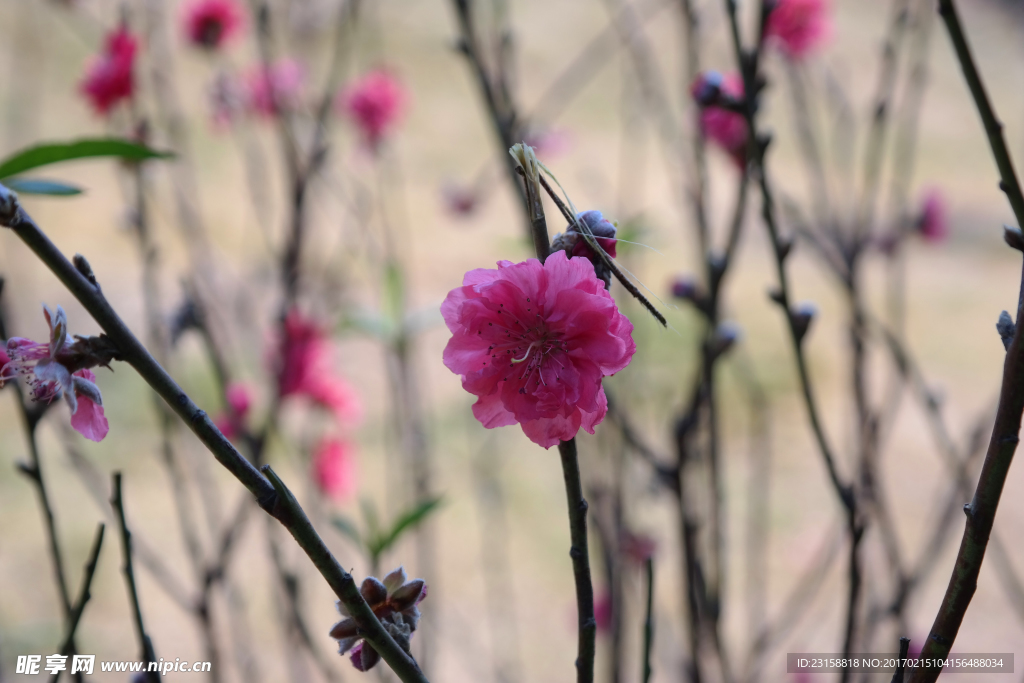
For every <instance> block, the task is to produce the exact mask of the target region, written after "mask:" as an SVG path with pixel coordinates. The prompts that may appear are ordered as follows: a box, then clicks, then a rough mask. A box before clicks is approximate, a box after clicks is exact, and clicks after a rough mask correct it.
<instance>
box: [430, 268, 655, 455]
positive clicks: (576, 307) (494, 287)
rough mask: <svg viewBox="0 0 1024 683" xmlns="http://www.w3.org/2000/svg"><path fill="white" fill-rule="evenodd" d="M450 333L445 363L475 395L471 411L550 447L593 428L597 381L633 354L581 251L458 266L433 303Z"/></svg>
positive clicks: (626, 326)
mask: <svg viewBox="0 0 1024 683" xmlns="http://www.w3.org/2000/svg"><path fill="white" fill-rule="evenodd" d="M441 314H442V315H443V316H444V320H445V323H446V324H447V325H448V329H449V330H450V331H451V332H452V338H451V339H450V340H449V341H448V345H447V346H446V347H445V350H444V364H445V365H446V366H447V367H448V369H449V370H451V371H452V372H454V373H456V374H458V375H460V376H461V378H462V387H463V388H464V389H465V390H466V391H468V392H469V393H471V394H474V395H476V396H478V397H479V399H478V400H477V402H476V403H475V404H474V405H473V414H474V415H475V416H476V418H477V419H478V420H480V422H481V423H482V424H483V425H484V427H487V428H488V429H491V428H494V427H501V426H505V425H512V424H516V423H519V425H520V426H521V427H522V430H523V432H524V433H525V434H526V436H528V437H529V438H530V439H531V440H532V441H533V442H534V443H536V444H538V445H540V446H543V447H544V448H550V447H551V446H554V445H555V444H557V443H558V442H559V441H568V440H569V439H572V438H573V437H575V436H576V433H577V432H578V431H579V429H580V427H583V429H585V430H586V431H587V432H589V433H591V434H593V433H594V426H595V425H597V424H598V423H600V422H601V420H602V419H604V415H605V413H606V412H607V409H608V402H607V399H606V398H605V395H604V389H603V387H602V386H601V378H602V377H606V376H608V375H612V374H614V373H616V372H618V371H619V370H622V369H623V368H625V367H626V366H627V365H628V364H629V361H630V359H631V358H632V357H633V354H634V353H635V351H636V344H634V343H633V338H632V331H633V325H632V323H630V322H629V320H628V319H627V318H626V317H625V316H624V315H622V314H621V313H619V310H618V308H617V307H616V305H615V300H614V299H612V297H611V295H610V294H608V292H607V291H606V290H605V287H604V283H603V282H601V280H599V279H598V278H597V276H596V275H595V273H594V266H593V264H591V262H590V261H589V260H587V259H585V258H572V259H570V258H567V257H566V255H565V252H564V251H556V252H554V253H552V254H551V256H549V257H548V259H547V261H546V262H545V263H544V264H543V265H542V264H541V263H540V262H539V261H538V260H536V259H529V260H527V261H524V262H522V263H512V262H510V261H501V262H499V263H498V268H497V270H490V269H484V268H480V269H477V270H471V271H470V272H468V273H466V276H465V279H464V280H463V286H462V287H457V288H455V289H453V290H452V291H451V292H449V293H448V297H447V298H446V299H445V301H444V303H443V304H442V305H441Z"/></svg>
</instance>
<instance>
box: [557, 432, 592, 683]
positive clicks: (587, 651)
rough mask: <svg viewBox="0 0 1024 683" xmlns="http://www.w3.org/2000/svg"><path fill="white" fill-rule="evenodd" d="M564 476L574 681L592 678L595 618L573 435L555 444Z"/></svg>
mask: <svg viewBox="0 0 1024 683" xmlns="http://www.w3.org/2000/svg"><path fill="white" fill-rule="evenodd" d="M558 454H559V455H560V456H561V459H562V475H563V477H564V478H565V497H566V501H567V502H568V505H569V536H570V539H571V541H572V546H571V547H570V549H569V557H571V558H572V572H573V576H574V577H575V579H576V609H577V613H578V618H579V647H578V650H577V656H576V681H577V683H592V682H593V680H594V653H595V649H596V640H597V621H596V620H595V619H594V586H593V584H592V583H591V580H590V551H589V549H588V546H587V507H588V506H587V501H586V500H584V498H583V484H582V482H581V480H580V463H579V459H578V458H577V456H576V439H570V440H568V441H562V442H561V443H559V444H558Z"/></svg>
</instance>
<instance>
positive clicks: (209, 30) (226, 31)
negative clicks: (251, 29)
mask: <svg viewBox="0 0 1024 683" xmlns="http://www.w3.org/2000/svg"><path fill="white" fill-rule="evenodd" d="M182 19H183V22H182V23H183V24H184V29H185V36H186V38H188V40H189V42H190V43H192V44H193V45H196V46H198V47H201V48H204V49H207V50H216V49H218V48H219V47H221V46H222V45H223V44H224V43H225V42H227V41H229V40H230V39H231V38H232V37H234V36H235V35H236V34H237V33H238V31H239V29H240V28H241V26H242V8H241V7H239V6H238V4H237V2H235V0H196V1H195V2H193V3H191V4H190V5H188V6H186V7H185V11H184V13H183V15H182Z"/></svg>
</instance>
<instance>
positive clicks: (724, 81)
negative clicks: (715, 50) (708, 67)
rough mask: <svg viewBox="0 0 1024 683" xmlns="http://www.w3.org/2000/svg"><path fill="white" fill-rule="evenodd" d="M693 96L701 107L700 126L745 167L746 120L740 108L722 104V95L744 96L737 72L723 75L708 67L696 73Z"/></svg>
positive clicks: (692, 88) (723, 97)
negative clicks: (738, 110) (719, 103)
mask: <svg viewBox="0 0 1024 683" xmlns="http://www.w3.org/2000/svg"><path fill="white" fill-rule="evenodd" d="M691 93H692V94H693V97H694V99H695V100H696V101H697V103H698V104H699V105H700V106H701V107H702V109H701V112H700V130H701V133H702V134H703V135H704V137H706V138H707V139H709V140H711V141H712V142H714V143H715V144H717V145H718V146H719V147H721V148H722V149H723V150H724V151H725V152H726V153H727V154H728V155H729V156H730V157H731V158H732V160H733V161H734V162H735V163H736V165H737V166H739V167H740V168H742V167H743V166H744V165H745V163H746V158H747V122H746V120H744V118H743V115H742V114H740V113H739V112H735V111H732V110H730V109H727V108H725V107H722V106H719V105H718V104H716V103H717V102H721V101H722V100H723V99H728V100H732V101H734V102H737V103H738V102H740V101H742V99H743V79H742V78H741V77H740V75H739V74H738V73H730V74H726V75H725V76H722V75H721V74H719V73H718V72H715V71H708V72H705V73H702V74H701V75H700V76H698V77H697V80H696V81H695V82H694V84H693V86H692V87H691Z"/></svg>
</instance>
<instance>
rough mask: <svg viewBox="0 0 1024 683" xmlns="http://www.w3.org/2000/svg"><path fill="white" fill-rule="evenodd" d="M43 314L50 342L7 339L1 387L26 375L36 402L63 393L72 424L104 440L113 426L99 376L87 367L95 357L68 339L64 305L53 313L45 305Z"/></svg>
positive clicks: (85, 432)
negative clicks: (105, 414)
mask: <svg viewBox="0 0 1024 683" xmlns="http://www.w3.org/2000/svg"><path fill="white" fill-rule="evenodd" d="M43 315H44V316H45V317H46V324H47V325H48V326H49V328H50V340H49V342H48V343H43V342H36V341H32V340H31V339H25V338H23V337H11V338H10V339H8V340H7V353H6V354H4V356H5V357H6V358H7V362H6V363H4V365H3V367H0V386H3V385H4V383H5V382H9V381H11V380H12V379H15V378H17V377H23V378H25V380H26V382H27V383H28V386H29V395H30V396H31V398H32V400H34V401H45V402H47V403H49V402H51V401H53V400H54V399H56V398H60V397H62V396H63V398H64V401H65V402H66V403H67V404H68V408H70V409H71V426H72V427H74V428H75V430H76V431H78V433H79V434H81V435H82V436H84V437H85V438H87V439H89V440H91V441H102V440H103V438H104V437H105V436H106V435H107V432H108V431H110V427H109V425H108V424H107V419H106V417H105V416H104V415H103V397H102V396H101V395H100V389H99V387H98V386H96V375H94V374H93V373H92V372H91V371H90V370H89V369H88V365H87V364H88V363H90V362H92V361H93V359H90V357H89V355H88V353H83V350H82V349H81V348H79V344H80V342H79V340H75V341H69V340H68V319H67V316H66V315H65V313H64V309H63V308H61V307H60V306H58V307H57V312H56V313H54V312H53V311H51V310H50V309H49V307H48V306H43ZM83 345H84V343H83ZM97 362H98V361H97Z"/></svg>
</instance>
